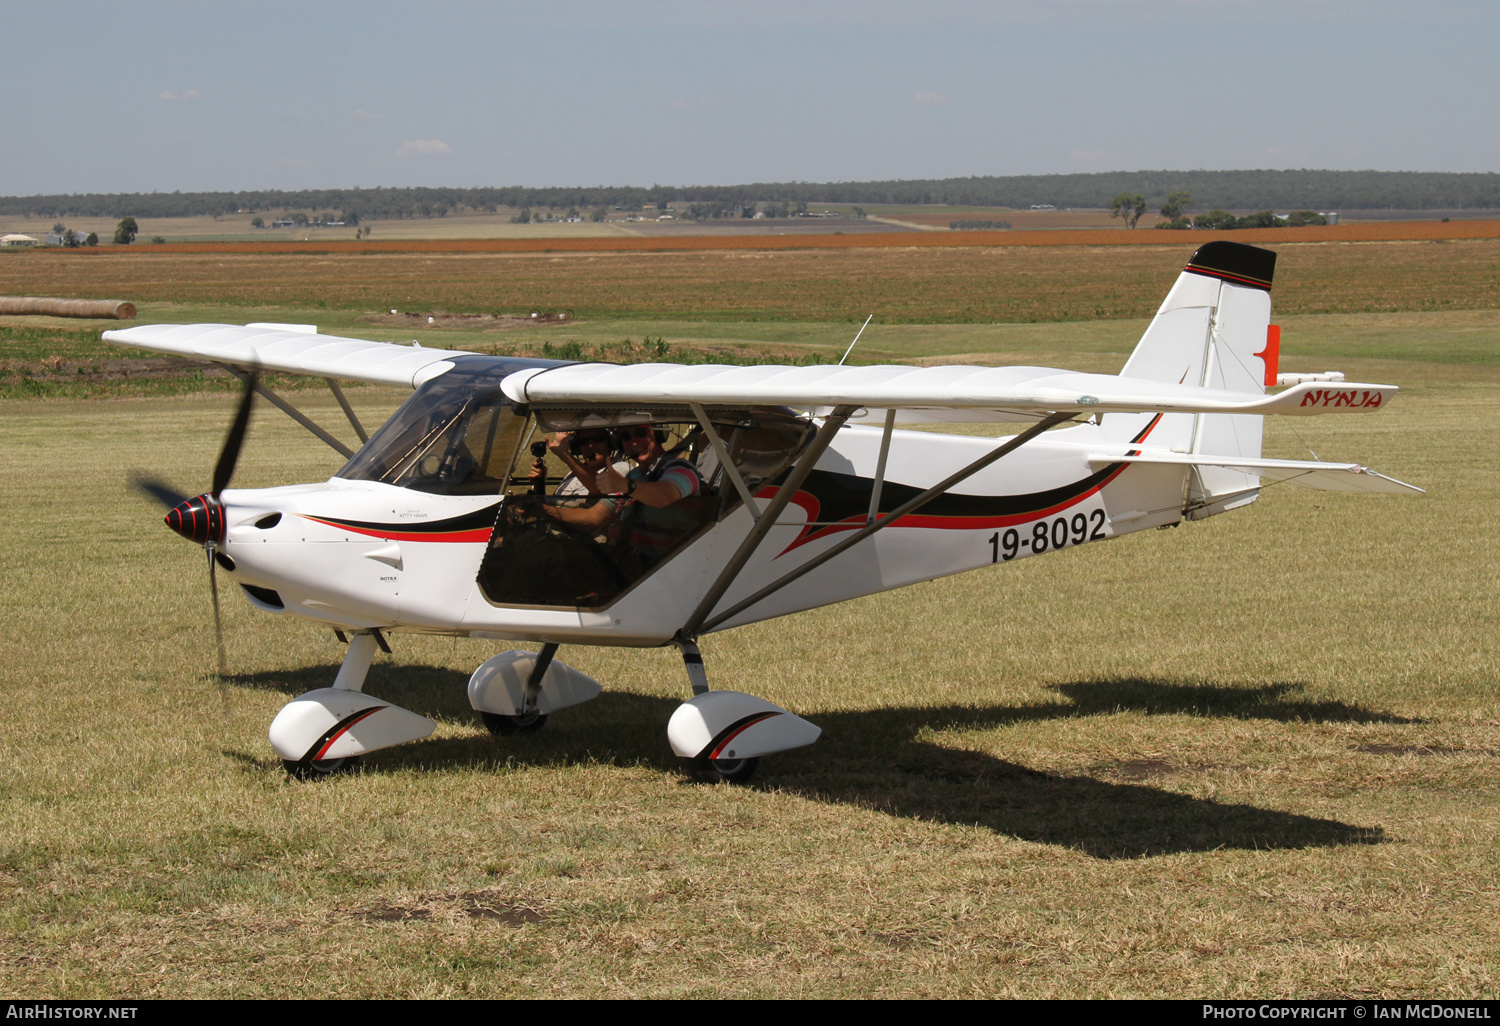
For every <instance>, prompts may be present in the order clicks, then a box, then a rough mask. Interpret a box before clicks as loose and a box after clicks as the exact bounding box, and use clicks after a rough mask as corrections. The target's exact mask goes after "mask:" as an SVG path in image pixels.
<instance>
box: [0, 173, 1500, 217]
mask: <svg viewBox="0 0 1500 1026" xmlns="http://www.w3.org/2000/svg"><path fill="white" fill-rule="evenodd" d="M1177 192H1190V193H1191V194H1192V195H1193V196H1194V197H1195V198H1196V199H1197V201H1198V202H1197V205H1198V206H1200V207H1202V206H1207V207H1210V208H1213V209H1223V210H1236V209H1237V210H1264V209H1277V208H1280V209H1286V208H1288V207H1296V208H1298V209H1302V208H1315V209H1321V210H1375V209H1397V210H1464V209H1482V210H1489V209H1500V173H1439V172H1423V171H1307V170H1300V171H1298V170H1289V171H1113V172H1107V173H1103V174H1087V175H1082V174H1080V175H1016V176H1010V177H995V176H983V177H979V176H976V177H970V178H944V179H931V180H903V181H885V182H825V183H814V182H762V183H754V184H749V185H724V186H718V185H693V186H665V185H653V186H651V187H649V188H646V187H640V186H596V187H593V188H572V187H569V188H562V187H558V188H546V189H528V188H522V187H520V186H514V187H494V188H476V189H430V188H402V189H396V188H374V189H310V190H302V191H294V192H282V191H275V190H264V191H254V192H171V193H161V192H152V193H118V194H108V195H106V194H78V195H73V194H70V195H51V196H7V197H0V215H8V216H12V217H24V216H36V217H50V218H64V217H116V218H118V217H127V216H128V217H138V218H140V217H189V216H207V215H225V214H235V213H240V212H248V213H258V212H262V211H272V210H339V211H344V212H345V213H344V215H343V217H344V220H346V221H348V219H349V214H350V213H351V212H355V211H357V212H358V214H357V216H358V217H360V218H363V219H365V220H386V219H399V218H430V217H445V216H447V215H448V214H453V213H460V212H478V213H491V212H494V211H496V210H498V209H500V208H509V209H518V208H523V207H524V208H527V209H530V210H533V211H534V210H538V209H545V210H562V209H569V208H577V209H580V210H584V209H589V208H594V209H598V208H599V207H606V208H616V209H620V210H625V211H635V210H641V209H642V208H644V207H648V206H651V207H655V208H657V209H661V208H662V207H664V206H665V205H666V204H668V203H672V204H676V205H677V206H678V207H679V209H681V208H685V207H686V206H688V205H691V204H702V205H703V209H704V210H705V212H708V211H720V212H721V213H719V215H718V216H721V217H722V216H744V215H743V210H744V209H745V208H746V206H747V205H749V204H751V203H758V204H771V205H776V204H780V205H784V206H785V207H786V209H788V210H789V211H793V212H795V211H796V210H798V209H801V210H806V209H807V206H808V204H823V203H858V204H862V205H865V206H872V205H876V204H949V205H952V206H960V205H963V206H987V207H1011V208H1019V209H1026V208H1027V207H1030V206H1033V205H1040V204H1051V205H1053V206H1057V207H1091V208H1105V207H1109V206H1110V204H1111V202H1112V200H1113V199H1115V198H1117V197H1119V196H1121V195H1122V194H1124V195H1128V196H1130V197H1132V198H1134V197H1136V196H1139V197H1140V198H1141V199H1142V200H1143V201H1144V202H1145V203H1146V204H1147V205H1148V206H1157V205H1160V204H1163V203H1165V202H1166V201H1167V198H1168V197H1169V196H1171V195H1172V194H1173V193H1177ZM1133 206H1134V204H1132V207H1133ZM736 210H739V211H740V212H741V213H739V214H735V213H733V211H736ZM766 212H767V216H772V215H771V214H770V211H769V210H767V211H766ZM709 216H710V217H712V216H714V215H713V214H712V213H709Z"/></svg>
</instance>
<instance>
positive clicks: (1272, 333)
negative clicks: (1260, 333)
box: [1252, 324, 1281, 388]
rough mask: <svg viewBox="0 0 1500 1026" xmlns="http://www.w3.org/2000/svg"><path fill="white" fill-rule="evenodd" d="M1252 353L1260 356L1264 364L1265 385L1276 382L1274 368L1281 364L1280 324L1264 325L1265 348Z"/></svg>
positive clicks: (1269, 385) (1268, 386) (1268, 385)
mask: <svg viewBox="0 0 1500 1026" xmlns="http://www.w3.org/2000/svg"><path fill="white" fill-rule="evenodd" d="M1252 355H1255V356H1258V357H1260V358H1261V360H1262V361H1263V362H1264V363H1265V365H1266V387H1267V388H1270V387H1271V386H1272V385H1274V384H1276V370H1277V368H1278V367H1280V366H1281V325H1279V324H1268V325H1266V348H1264V349H1262V350H1261V351H1260V352H1258V353H1254V354H1252Z"/></svg>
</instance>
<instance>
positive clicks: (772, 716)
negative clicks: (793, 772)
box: [667, 691, 823, 760]
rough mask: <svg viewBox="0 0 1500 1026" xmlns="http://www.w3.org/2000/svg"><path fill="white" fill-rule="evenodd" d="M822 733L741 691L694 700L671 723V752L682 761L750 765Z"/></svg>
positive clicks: (721, 693) (807, 742) (674, 715)
mask: <svg viewBox="0 0 1500 1026" xmlns="http://www.w3.org/2000/svg"><path fill="white" fill-rule="evenodd" d="M822 733H823V730H822V728H821V727H818V726H816V725H815V724H812V723H809V722H808V721H807V720H804V719H803V718H802V717H800V716H797V715H795V714H794V713H790V712H788V711H787V710H785V709H783V708H782V707H781V706H779V705H776V704H774V703H772V702H767V701H766V700H765V699H764V698H757V697H755V696H754V695H747V694H743V693H742V692H739V691H709V692H706V693H705V694H702V695H696V696H694V697H693V698H691V699H689V700H688V701H686V702H684V703H682V704H681V705H679V706H678V707H677V710H676V711H675V712H673V713H672V719H671V720H670V721H668V723H667V740H668V741H669V742H671V745H672V751H674V752H676V753H677V754H678V755H679V756H681V757H682V758H684V759H715V760H717V759H736V760H738V759H751V758H754V757H756V756H760V755H769V754H771V753H772V752H784V751H786V750H788V749H790V748H801V747H803V746H804V745H810V744H812V743H813V742H814V741H816V740H817V739H818V737H819V736H820V735H821V734H822Z"/></svg>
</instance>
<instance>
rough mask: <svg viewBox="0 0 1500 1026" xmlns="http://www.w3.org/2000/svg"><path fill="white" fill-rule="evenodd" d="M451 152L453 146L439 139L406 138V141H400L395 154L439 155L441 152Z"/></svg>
mask: <svg viewBox="0 0 1500 1026" xmlns="http://www.w3.org/2000/svg"><path fill="white" fill-rule="evenodd" d="M452 152H453V147H452V146H449V145H448V144H447V143H445V142H443V141H442V140H441V139H408V140H407V141H406V142H404V143H402V144H401V148H400V149H399V150H397V151H396V156H398V157H410V156H413V155H420V156H440V155H442V154H445V153H452Z"/></svg>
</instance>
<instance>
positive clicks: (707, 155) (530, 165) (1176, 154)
mask: <svg viewBox="0 0 1500 1026" xmlns="http://www.w3.org/2000/svg"><path fill="white" fill-rule="evenodd" d="M0 26H3V28H4V33H3V34H4V36H5V38H6V40H7V43H8V45H7V47H6V55H5V61H6V63H7V65H8V67H7V69H6V72H5V75H4V78H3V82H4V84H3V85H0V139H3V140H4V144H3V146H0V195H31V194H36V193H70V192H151V191H160V192H171V191H174V190H182V191H208V190H241V189H299V188H349V187H370V186H423V185H425V186H458V187H466V186H487V185H492V186H504V185H523V186H538V187H539V186H551V185H577V186H591V185H641V186H646V185H653V184H662V185H730V184H737V183H745V182H756V181H812V182H825V181H864V180H874V179H893V178H907V179H910V178H949V177H961V176H967V175H1016V174H1056V173H1074V172H1093V171H1117V170H1139V169H1148V168H1149V169H1173V170H1195V169H1208V170H1232V169H1243V168H1325V169H1339V170H1362V169H1374V170H1382V171H1496V170H1500V132H1496V131H1495V125H1496V124H1497V122H1500V59H1497V55H1496V44H1497V43H1500V3H1495V2H1494V0H1425V2H1422V3H1417V2H1410V0H1255V2H1245V0H989V2H977V0H921V2H916V0H907V2H900V3H898V2H893V0H870V2H856V0H755V2H741V0H716V2H714V3H711V4H710V3H704V2H701V0H638V2H631V0H612V2H611V0H545V2H539V0H528V2H525V3H513V2H506V0H500V2H493V3H478V2H471V0H425V2H423V3H420V4H418V3H397V2H392V0H360V2H357V3H352V2H342V0H298V2H285V0H265V2H253V0H246V2H238V3H235V2H209V0H202V2H171V0H163V2H155V3H151V2H135V0H0Z"/></svg>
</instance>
